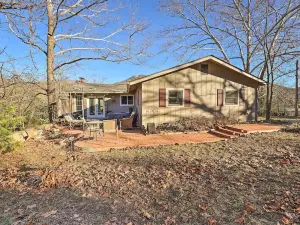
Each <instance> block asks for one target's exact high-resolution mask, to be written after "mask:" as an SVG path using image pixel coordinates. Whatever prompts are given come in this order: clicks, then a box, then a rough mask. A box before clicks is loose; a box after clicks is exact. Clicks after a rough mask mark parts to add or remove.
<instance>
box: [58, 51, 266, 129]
mask: <svg viewBox="0 0 300 225" xmlns="http://www.w3.org/2000/svg"><path fill="white" fill-rule="evenodd" d="M262 85H265V81H263V80H261V79H259V78H257V77H255V76H253V75H251V74H249V73H246V72H245V71H243V70H241V69H239V68H237V67H235V66H233V65H231V64H229V63H227V62H225V61H223V60H221V59H219V58H217V57H215V56H207V57H203V58H200V59H198V60H195V61H192V62H188V63H185V64H182V65H179V66H175V67H173V68H170V69H167V70H164V71H161V72H158V73H155V74H152V75H148V76H140V77H135V79H128V80H125V81H123V82H119V83H114V84H94V83H86V82H83V80H81V81H79V82H75V83H74V82H73V83H69V84H67V85H66V84H64V85H61V86H60V88H59V90H60V95H59V96H60V97H59V100H58V102H57V113H58V115H62V114H64V113H74V112H77V113H80V114H82V115H84V117H85V118H87V119H105V118H109V115H114V114H115V115H118V114H120V115H122V113H125V114H126V113H130V112H131V111H135V112H136V114H137V115H138V122H139V125H141V126H143V127H145V128H146V127H147V124H148V123H155V125H156V126H157V125H159V124H162V123H165V122H171V121H175V120H178V119H179V118H182V117H191V116H197V115H199V116H204V117H208V118H209V117H214V116H216V115H224V116H235V117H237V118H239V119H240V120H254V119H255V118H256V116H257V110H258V105H257V88H258V87H259V86H262Z"/></svg>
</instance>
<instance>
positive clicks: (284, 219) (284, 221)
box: [281, 217, 290, 224]
mask: <svg viewBox="0 0 300 225" xmlns="http://www.w3.org/2000/svg"><path fill="white" fill-rule="evenodd" d="M281 222H283V224H290V220H289V219H288V218H286V217H282V218H281Z"/></svg>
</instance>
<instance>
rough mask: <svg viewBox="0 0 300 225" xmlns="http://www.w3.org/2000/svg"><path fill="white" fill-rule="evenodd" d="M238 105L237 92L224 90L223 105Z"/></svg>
mask: <svg viewBox="0 0 300 225" xmlns="http://www.w3.org/2000/svg"><path fill="white" fill-rule="evenodd" d="M238 104H239V91H238V90H226V91H225V105H238Z"/></svg>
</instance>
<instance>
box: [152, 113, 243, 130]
mask: <svg viewBox="0 0 300 225" xmlns="http://www.w3.org/2000/svg"><path fill="white" fill-rule="evenodd" d="M238 122H239V121H238V119H236V117H234V116H230V117H226V116H223V115H215V116H214V117H213V118H207V117H203V116H192V117H183V118H180V119H179V120H177V121H174V122H169V123H163V124H161V125H159V126H158V127H157V130H158V131H169V132H193V131H196V132H197V131H205V130H210V129H213V128H215V127H216V126H224V125H229V124H237V123H238Z"/></svg>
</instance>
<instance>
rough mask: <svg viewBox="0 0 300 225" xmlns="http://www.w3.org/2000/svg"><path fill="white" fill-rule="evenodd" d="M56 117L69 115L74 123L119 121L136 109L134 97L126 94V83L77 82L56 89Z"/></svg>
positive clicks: (133, 93)
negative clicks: (57, 90)
mask: <svg viewBox="0 0 300 225" xmlns="http://www.w3.org/2000/svg"><path fill="white" fill-rule="evenodd" d="M59 90H60V91H59V98H58V102H57V115H58V117H62V116H63V115H65V114H71V115H72V116H73V117H74V118H75V119H79V118H85V119H86V120H104V119H121V118H126V117H129V116H130V114H131V113H132V112H133V111H134V112H136V113H138V112H137V107H136V96H135V95H136V93H135V92H132V93H129V92H127V86H126V84H125V83H118V84H93V83H82V82H77V83H73V84H72V85H70V84H67V85H65V86H64V87H60V88H59Z"/></svg>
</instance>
